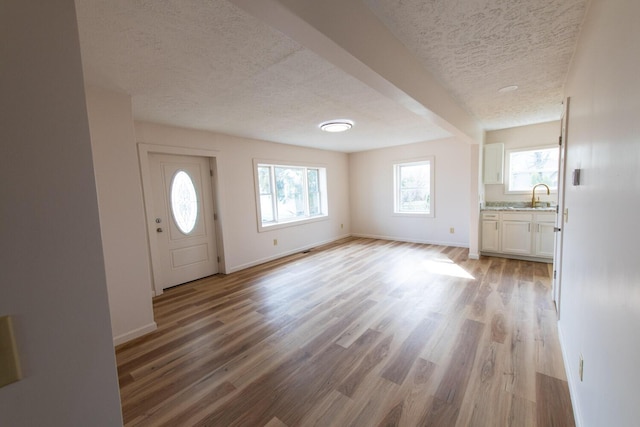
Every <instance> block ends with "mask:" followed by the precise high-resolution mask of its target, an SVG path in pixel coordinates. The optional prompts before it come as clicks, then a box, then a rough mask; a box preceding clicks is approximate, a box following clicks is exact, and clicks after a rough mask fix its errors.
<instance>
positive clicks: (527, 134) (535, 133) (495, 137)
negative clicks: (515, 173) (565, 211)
mask: <svg viewBox="0 0 640 427" xmlns="http://www.w3.org/2000/svg"><path fill="white" fill-rule="evenodd" d="M559 136H560V121H553V122H547V123H540V124H535V125H528V126H518V127H515V128H508V129H500V130H494V131H487V133H486V136H485V144H494V143H499V142H501V143H504V151H505V167H506V159H507V151H508V150H512V149H516V148H527V147H541V146H545V145H556V146H557V145H558V137H559ZM505 173H506V170H505ZM505 188H506V183H505V184H487V185H485V186H484V190H485V193H484V200H485V201H486V202H527V201H528V202H530V201H531V195H530V194H529V195H527V194H505ZM538 193H539V194H538ZM537 195H540V200H541V201H544V202H547V201H549V202H551V201H553V202H554V203H555V201H556V200H557V195H556V194H551V196H547V195H546V194H544V193H543V192H542V191H540V192H536V196H537Z"/></svg>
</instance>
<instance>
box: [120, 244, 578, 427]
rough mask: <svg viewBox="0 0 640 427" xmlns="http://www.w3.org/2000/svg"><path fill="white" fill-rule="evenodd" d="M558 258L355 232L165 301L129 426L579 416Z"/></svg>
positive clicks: (137, 373) (534, 421)
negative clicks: (567, 362) (555, 265)
mask: <svg viewBox="0 0 640 427" xmlns="http://www.w3.org/2000/svg"><path fill="white" fill-rule="evenodd" d="M550 269H551V266H550V265H548V264H541V263H535V262H529V261H516V260H507V259H502V258H490V257H482V258H481V259H480V260H471V259H468V250H467V249H464V248H452V247H443V246H433V245H422V244H410V243H399V242H390V241H382V240H372V239H359V238H350V239H346V240H343V241H340V242H337V243H334V244H330V245H326V246H323V247H320V248H316V249H313V250H311V251H310V252H308V253H301V254H296V255H293V256H289V257H286V258H283V259H280V260H277V261H274V262H270V263H267V264H263V265H260V266H257V267H253V268H250V269H247V270H243V271H241V272H237V273H233V274H229V275H226V276H225V275H218V276H212V277H209V278H206V279H202V280H199V281H196V282H192V283H189V284H186V285H182V286H179V287H176V288H173V289H170V290H167V291H166V292H165V293H164V294H163V295H161V296H159V297H157V298H155V300H154V310H155V316H156V321H157V323H158V330H157V331H155V332H153V333H151V334H148V335H146V336H144V337H141V338H139V339H137V340H134V341H131V342H128V343H126V344H124V345H121V346H119V347H118V348H117V349H116V355H117V361H118V371H119V375H120V389H121V398H122V409H123V416H124V420H125V423H126V425H128V426H129V425H130V426H134V425H135V426H191V425H197V426H225V427H226V426H269V427H278V426H289V427H292V426H435V427H440V426H442V427H454V426H480V427H501V426H514V427H534V426H538V427H551V426H573V425H574V420H573V414H572V409H571V401H570V397H569V390H568V387H567V382H566V378H565V372H564V366H563V362H562V354H561V351H560V347H559V342H558V336H557V329H556V315H555V309H554V305H553V302H552V301H551V298H550V295H551V292H550V290H551V289H550V286H551V280H550V274H549V273H550Z"/></svg>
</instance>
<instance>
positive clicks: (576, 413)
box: [558, 323, 584, 427]
mask: <svg viewBox="0 0 640 427" xmlns="http://www.w3.org/2000/svg"><path fill="white" fill-rule="evenodd" d="M558 338H559V339H560V350H561V351H562V360H563V361H564V371H565V373H566V374H567V383H568V384H569V395H570V396H571V406H572V407H573V418H574V420H575V422H576V427H582V426H583V425H584V424H583V423H582V412H580V405H578V399H577V396H578V391H577V390H576V385H575V382H574V381H572V379H573V378H576V377H577V376H576V375H574V372H573V371H572V370H571V366H572V364H570V363H569V357H568V355H567V353H566V351H565V345H564V339H563V335H562V328H561V327H560V323H558Z"/></svg>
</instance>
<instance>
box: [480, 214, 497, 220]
mask: <svg viewBox="0 0 640 427" xmlns="http://www.w3.org/2000/svg"><path fill="white" fill-rule="evenodd" d="M482 219H488V220H494V221H497V220H499V219H500V214H499V213H498V212H483V213H482Z"/></svg>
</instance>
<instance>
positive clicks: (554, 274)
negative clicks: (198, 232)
mask: <svg viewBox="0 0 640 427" xmlns="http://www.w3.org/2000/svg"><path fill="white" fill-rule="evenodd" d="M218 258H219V257H218ZM553 278H554V279H555V278H556V270H553Z"/></svg>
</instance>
